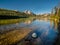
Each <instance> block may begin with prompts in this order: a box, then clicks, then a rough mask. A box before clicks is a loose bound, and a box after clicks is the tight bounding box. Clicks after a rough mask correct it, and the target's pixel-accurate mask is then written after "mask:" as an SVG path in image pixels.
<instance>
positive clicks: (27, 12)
mask: <svg viewBox="0 0 60 45" xmlns="http://www.w3.org/2000/svg"><path fill="white" fill-rule="evenodd" d="M24 13H25V14H33V13H32V12H31V11H30V10H25V11H24Z"/></svg>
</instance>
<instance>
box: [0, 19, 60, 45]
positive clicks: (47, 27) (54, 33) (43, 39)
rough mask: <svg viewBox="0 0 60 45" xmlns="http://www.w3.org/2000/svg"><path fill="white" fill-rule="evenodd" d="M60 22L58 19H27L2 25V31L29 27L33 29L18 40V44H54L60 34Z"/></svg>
mask: <svg viewBox="0 0 60 45" xmlns="http://www.w3.org/2000/svg"><path fill="white" fill-rule="evenodd" d="M59 24H60V22H58V21H57V20H47V19H46V18H45V19H42V20H41V19H30V20H29V19H27V20H25V21H24V22H21V23H16V24H10V25H3V26H0V32H3V31H6V30H11V29H19V28H27V29H31V30H32V31H31V32H30V33H29V34H28V35H26V37H24V39H23V40H22V41H20V42H18V43H17V45H53V44H54V42H55V41H56V38H57V37H58V35H60V34H58V32H60V31H59V30H60V28H59V27H60V25H59ZM57 27H58V29H57ZM2 30H3V31H2ZM33 33H35V34H36V36H37V38H33V37H32V34H33ZM35 34H34V36H35Z"/></svg>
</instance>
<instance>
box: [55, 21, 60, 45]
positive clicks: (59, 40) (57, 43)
mask: <svg viewBox="0 0 60 45" xmlns="http://www.w3.org/2000/svg"><path fill="white" fill-rule="evenodd" d="M57 28H58V32H59V33H58V37H57V39H56V41H55V43H54V45H60V20H59V22H58V26H57Z"/></svg>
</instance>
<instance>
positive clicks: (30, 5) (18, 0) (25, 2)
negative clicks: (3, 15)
mask: <svg viewBox="0 0 60 45" xmlns="http://www.w3.org/2000/svg"><path fill="white" fill-rule="evenodd" d="M59 2H60V0H0V8H6V9H12V10H19V11H25V10H30V11H32V12H33V13H35V14H40V13H50V12H51V10H52V8H54V7H55V6H56V5H57V4H58V3H59Z"/></svg>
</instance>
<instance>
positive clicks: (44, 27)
mask: <svg viewBox="0 0 60 45" xmlns="http://www.w3.org/2000/svg"><path fill="white" fill-rule="evenodd" d="M35 26H37V28H36V29H35V31H33V32H35V33H37V35H38V37H39V38H40V39H41V42H42V44H41V45H52V43H53V42H54V40H55V38H56V36H57V32H56V31H55V30H54V28H53V25H52V28H50V22H49V21H48V22H46V21H39V20H36V21H34V22H32V23H31V25H30V27H35Z"/></svg>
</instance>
